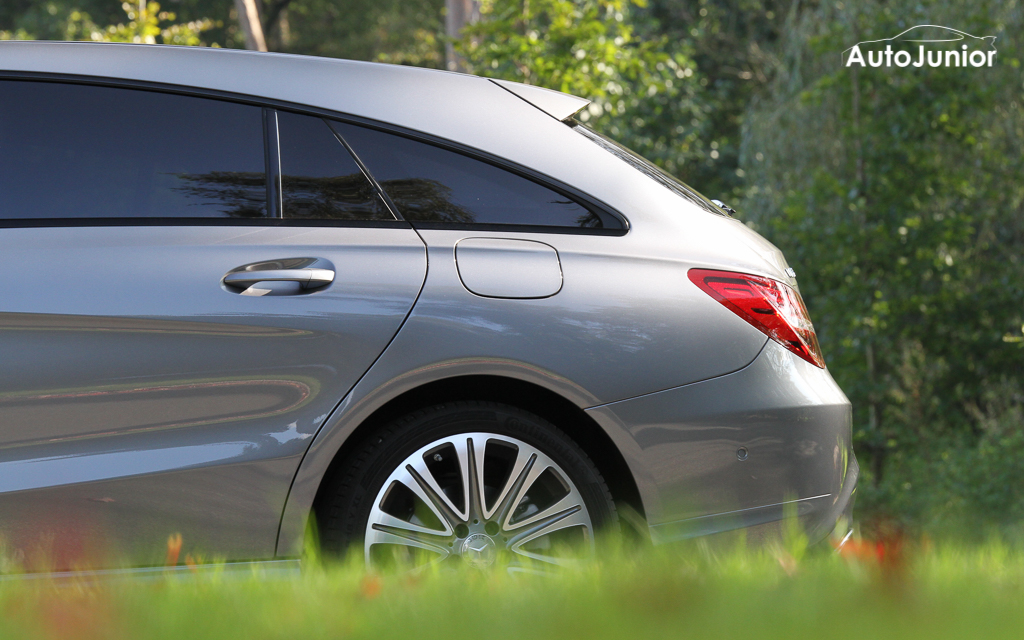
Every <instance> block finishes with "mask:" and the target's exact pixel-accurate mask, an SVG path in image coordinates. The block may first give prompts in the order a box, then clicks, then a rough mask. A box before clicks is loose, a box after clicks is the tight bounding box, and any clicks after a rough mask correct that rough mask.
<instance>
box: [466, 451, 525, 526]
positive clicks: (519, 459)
mask: <svg viewBox="0 0 1024 640" xmlns="http://www.w3.org/2000/svg"><path fill="white" fill-rule="evenodd" d="M485 444H486V443H485ZM535 460H536V456H535V455H533V454H532V453H530V452H527V451H526V450H524V449H523V447H516V461H515V463H513V465H512V470H511V471H510V472H509V474H508V479H507V480H505V486H503V487H502V488H501V491H500V492H498V497H497V498H495V500H494V506H493V507H492V508H491V509H490V510H488V509H487V505H486V504H484V506H483V513H484V518H487V519H488V520H490V519H494V520H497V521H498V522H501V521H502V519H503V516H504V511H503V507H507V505H506V498H508V499H509V501H511V500H512V499H514V493H515V492H516V490H517V489H516V487H517V486H520V480H523V479H525V477H524V476H523V469H525V468H526V467H527V466H528V465H532V464H533V462H534V461H535ZM480 475H481V478H480V486H481V487H483V471H482V469H481V474H480ZM510 492H512V493H513V497H512V498H509V493H510ZM481 493H482V489H481ZM514 507H515V505H512V507H510V508H514Z"/></svg>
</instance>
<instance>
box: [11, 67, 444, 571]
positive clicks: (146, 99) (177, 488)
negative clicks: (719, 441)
mask: <svg viewBox="0 0 1024 640" xmlns="http://www.w3.org/2000/svg"><path fill="white" fill-rule="evenodd" d="M0 273H2V277H0V537H2V538H3V539H4V541H5V543H6V545H7V549H8V551H9V553H11V554H14V556H15V559H16V560H19V559H20V560H21V561H22V562H23V563H24V564H25V565H26V566H27V567H28V568H48V569H54V568H74V567H81V566H97V565H109V564H125V563H127V564H135V565H144V564H158V563H162V562H163V561H164V556H165V553H166V545H167V540H168V538H169V537H170V538H171V539H172V540H175V539H176V536H177V535H181V537H182V540H183V542H182V552H181V557H182V558H184V557H185V554H192V555H193V557H196V558H199V557H203V558H220V559H228V560H231V559H258V558H269V557H272V556H273V555H274V552H275V544H276V538H277V531H278V527H279V523H280V517H281V511H282V508H283V505H284V501H285V498H286V496H287V492H288V489H289V486H290V483H291V481H292V478H293V477H294V473H295V469H296V468H297V466H298V463H299V461H300V460H301V457H302V455H303V454H304V452H305V450H306V447H307V446H308V444H309V442H310V441H311V439H312V437H313V435H314V434H315V433H316V431H317V429H318V428H319V426H320V425H321V424H322V423H323V421H324V420H325V419H326V418H327V416H328V415H329V414H330V413H331V411H332V410H333V409H334V407H335V406H337V404H338V402H339V401H340V400H341V399H342V398H343V397H344V395H345V394H346V393H347V392H348V390H349V389H350V388H351V387H352V386H353V385H354V384H355V382H356V381H357V380H358V379H359V378H360V376H361V375H362V374H363V373H364V372H365V371H366V370H367V369H368V368H369V366H370V365H371V364H372V363H373V362H374V360H375V359H376V358H377V357H378V356H379V355H380V353H381V352H382V351H383V350H384V348H385V347H386V346H387V344H388V343H389V341H390V340H391V339H392V338H393V337H394V335H395V333H396V332H397V331H398V329H399V327H400V326H401V324H402V322H403V321H404V320H405V318H406V316H407V315H408V313H409V311H410V309H411V307H412V305H413V303H414V301H415V299H416V296H417V294H418V292H419V291H420V288H421V286H422V284H423V280H424V277H425V273H426V254H425V249H424V245H423V243H422V242H421V240H420V239H419V237H418V236H417V235H416V232H415V231H414V230H413V229H412V228H411V227H410V226H409V225H408V223H405V222H402V221H400V220H398V219H396V217H395V216H394V215H393V214H392V212H391V210H390V209H389V208H388V205H387V204H386V203H385V202H384V201H383V200H382V198H381V196H380V194H379V193H378V192H377V191H376V190H375V187H374V185H373V184H372V183H371V182H370V181H369V180H368V179H367V177H366V176H365V175H364V173H363V172H362V171H361V170H360V168H359V166H358V165H357V163H356V162H355V160H354V159H353V158H352V156H351V155H350V154H349V153H348V151H346V149H345V147H344V146H343V145H342V143H341V142H340V141H339V140H338V138H337V137H336V136H335V134H334V133H333V132H332V131H331V129H330V128H329V127H328V125H327V124H326V123H325V122H324V121H323V120H321V119H320V118H319V117H316V116H312V115H306V114H298V113H286V112H278V111H276V110H274V109H270V108H266V107H263V106H261V105H256V104H247V103H245V102H239V101H227V100H223V99H217V98H213V97H204V96H196V95H181V94H176V93H170V92H165V91H154V90H145V89H142V88H128V87H124V86H120V87H115V86H101V85H98V84H81V83H79V84H70V83H60V82H52V81H40V80H28V79H18V80H14V79H9V80H4V79H0Z"/></svg>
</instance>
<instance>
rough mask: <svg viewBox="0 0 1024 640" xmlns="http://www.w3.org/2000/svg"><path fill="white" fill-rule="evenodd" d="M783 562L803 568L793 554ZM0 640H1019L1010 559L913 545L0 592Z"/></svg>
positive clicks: (1019, 586)
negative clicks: (884, 556) (533, 570)
mask: <svg viewBox="0 0 1024 640" xmlns="http://www.w3.org/2000/svg"><path fill="white" fill-rule="evenodd" d="M796 555H797V556H799V555H801V554H800V553H799V552H798V553H796ZM0 612H2V613H0V637H2V638H4V639H7V638H51V637H52V638H65V637H72V638H139V639H157V638H175V639H186V640H198V639H200V638H247V639H248V638H288V639H293V638H303V639H305V638H332V639H335V638H374V639H379V638H417V639H421V638H422V639H433V638H437V639H439V640H440V639H444V640H452V639H453V638H483V639H487V640H497V639H501V638H509V639H512V638H515V639H519V638H528V639H530V640H534V639H537V640H539V639H543V638H558V639H560V640H565V639H569V638H588V639H589V638H618V639H627V640H631V639H635V638H665V637H671V638H675V637H680V638H700V639H702V640H708V639H712V638H740V637H752V638H790V639H793V638H827V639H839V638H859V639H864V638H870V639H874V638H900V639H907V638H928V639H936V638H983V639H985V640H989V639H992V638H1003V637H1005V638H1020V637H1024V551H1022V550H1021V549H1019V548H1011V547H1007V546H1005V545H1001V544H999V543H990V544H987V545H984V546H976V547H970V548H964V547H957V546H956V545H939V546H937V547H929V546H921V545H917V546H916V547H915V548H912V549H908V550H906V551H905V552H904V553H903V554H902V556H901V557H897V558H895V559H892V560H890V561H886V562H885V563H883V564H880V563H878V562H877V561H875V560H874V559H861V560H857V559H854V558H848V557H846V558H844V557H839V556H837V555H836V554H835V553H832V552H830V551H827V550H817V552H812V553H809V554H807V555H806V556H804V557H802V558H801V559H800V560H796V559H794V557H793V555H791V554H790V553H787V552H785V551H782V550H779V549H776V550H774V551H772V550H766V551H757V552H751V551H735V552H716V551H711V550H709V549H708V548H707V546H706V545H703V544H699V543H698V544H694V545H688V546H685V547H673V548H659V549H647V550H643V551H638V552H630V553H617V554H614V558H613V559H610V560H606V561H602V562H598V563H594V564H591V565H588V566H586V567H584V568H582V569H579V570H572V571H563V572H561V573H559V574H558V575H554V576H549V577H537V576H519V577H512V576H509V575H507V574H505V573H502V572H479V571H474V570H460V571H454V572H448V571H435V572H430V573H423V574H419V575H408V574H398V573H391V574H386V575H382V576H374V575H367V574H366V573H365V572H364V571H362V570H361V569H360V568H359V567H358V566H357V564H355V563H345V564H339V565H335V566H330V567H326V568H315V569H307V570H306V571H305V572H304V573H303V574H302V575H297V576H292V577H274V578H268V577H260V576H259V575H258V574H254V575H253V576H251V577H250V576H244V577H237V576H234V577H232V576H229V575H217V574H214V575H205V576H196V577H187V578H184V579H180V578H171V577H168V578H159V579H156V580H148V581H129V580H116V581H105V582H95V581H92V582H84V581H74V580H72V581H65V582H51V581H34V582H19V581H14V582H6V583H0Z"/></svg>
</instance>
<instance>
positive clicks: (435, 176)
mask: <svg viewBox="0 0 1024 640" xmlns="http://www.w3.org/2000/svg"><path fill="white" fill-rule="evenodd" d="M331 126H332V127H334V130H335V131H337V132H338V133H339V134H340V135H341V137H342V138H344V139H345V141H346V142H348V144H349V145H351V146H352V149H353V150H354V151H355V153H356V155H357V156H359V159H360V160H362V161H363V164H365V165H366V168H367V169H368V170H369V172H370V173H371V174H372V175H373V177H374V178H376V180H377V182H378V183H379V184H380V186H381V187H382V188H383V189H384V191H385V192H386V193H387V194H388V197H390V198H391V200H392V201H393V202H394V203H395V206H397V207H398V210H399V213H401V214H402V216H403V217H404V218H405V219H406V220H409V221H411V222H413V223H414V224H415V223H444V224H456V225H464V224H500V225H529V226H545V227H564V228H575V229H606V228H611V229H622V228H623V227H622V223H621V222H620V221H619V220H618V219H617V218H615V217H614V216H611V215H610V214H607V213H605V212H598V211H596V210H592V209H591V208H588V207H585V206H583V205H582V204H580V203H578V202H576V201H575V200H573V199H572V198H569V197H568V196H565V195H563V194H561V193H558V192H557V191H554V190H552V189H549V188H548V187H545V186H543V185H541V184H538V183H536V182H534V181H532V180H530V179H527V178H524V177H522V176H519V175H516V174H514V173H511V172H509V171H506V170H504V169H501V168H498V167H496V166H494V165H491V164H488V163H486V162H482V161H480V160H476V159H474V158H470V157H469V156H465V155H462V154H460V153H456V152H454V151H448V150H446V149H442V148H440V147H435V146H433V145H430V144H426V143H422V142H417V141H415V140H411V139H409V138H405V137H402V136H398V135H394V134H390V133H385V132H382V131H377V130H375V129H368V128H366V127H360V126H356V125H351V124H346V123H340V122H333V121H332V122H331Z"/></svg>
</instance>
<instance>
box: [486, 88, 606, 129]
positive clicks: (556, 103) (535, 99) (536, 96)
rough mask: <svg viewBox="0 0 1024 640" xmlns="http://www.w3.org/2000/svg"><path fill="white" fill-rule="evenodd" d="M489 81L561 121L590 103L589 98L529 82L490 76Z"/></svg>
mask: <svg viewBox="0 0 1024 640" xmlns="http://www.w3.org/2000/svg"><path fill="white" fill-rule="evenodd" d="M491 82H493V83H494V84H496V85H498V86H499V87H501V88H502V89H505V90H506V91H508V92H509V93H512V94H514V95H516V96H517V97H519V98H522V99H523V100H525V101H526V102H529V103H530V104H532V105H533V106H535V107H537V108H538V109H540V110H541V111H543V112H544V113H546V114H548V115H549V116H551V117H552V118H554V119H556V120H561V121H562V122H565V121H566V120H568V119H569V118H571V117H573V116H574V115H576V114H577V113H579V112H580V111H582V110H583V109H584V108H585V107H586V106H587V105H588V104H590V100H586V99H584V98H580V97H577V96H574V95H570V94H568V93H562V92H561V91H552V90H551V89H544V88H543V87H535V86H533V85H531V84H522V83H521V82H510V81H508V80H495V79H493V78H491Z"/></svg>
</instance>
